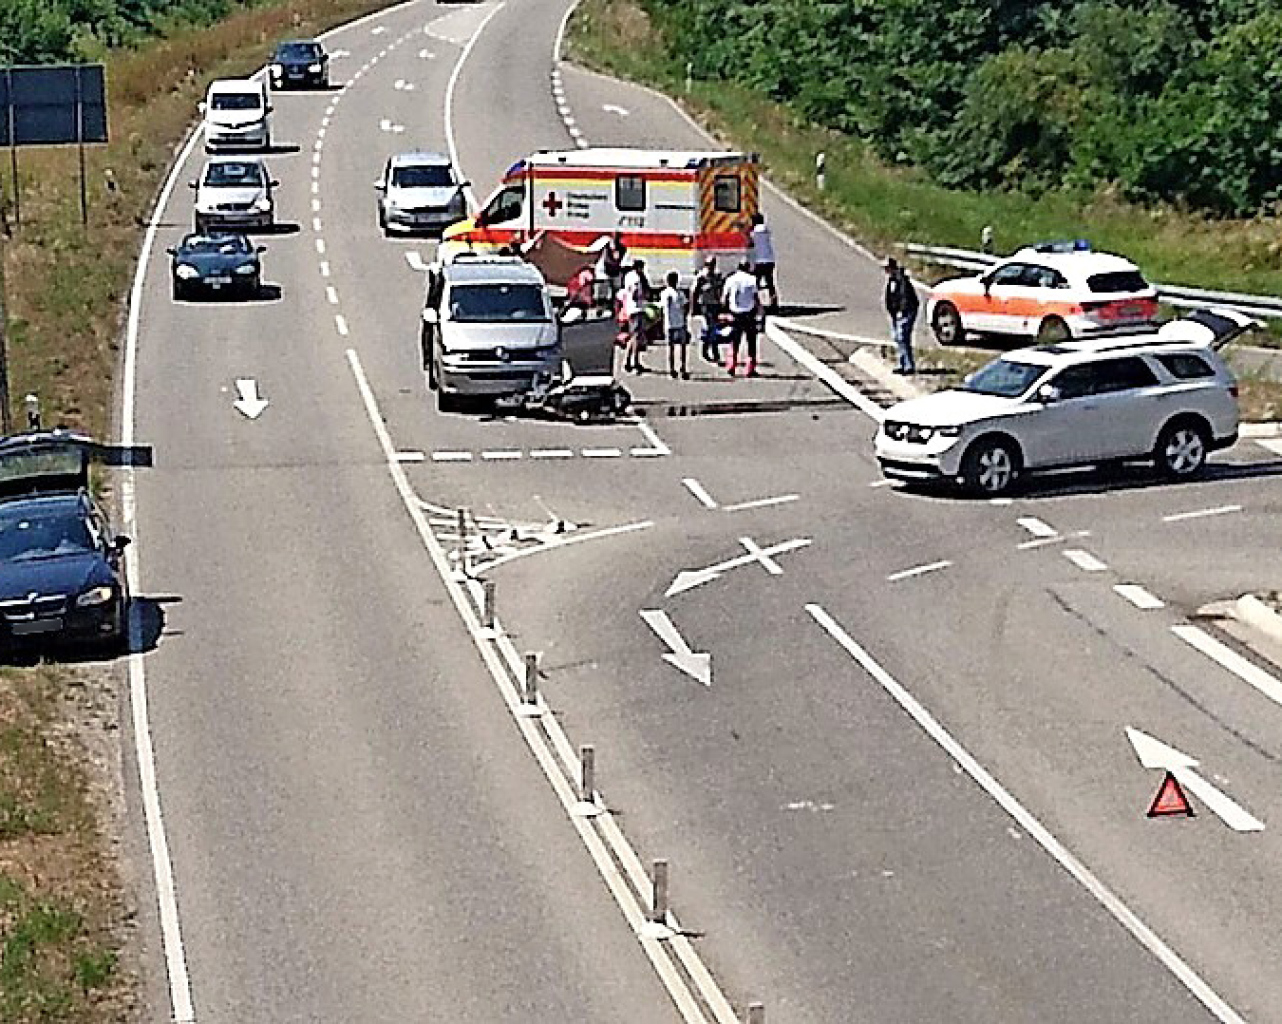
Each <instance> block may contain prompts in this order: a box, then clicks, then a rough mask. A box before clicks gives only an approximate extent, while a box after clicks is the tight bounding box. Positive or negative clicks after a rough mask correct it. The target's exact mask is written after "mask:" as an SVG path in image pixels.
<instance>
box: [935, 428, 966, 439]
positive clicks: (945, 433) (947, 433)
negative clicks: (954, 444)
mask: <svg viewBox="0 0 1282 1024" xmlns="http://www.w3.org/2000/svg"><path fill="white" fill-rule="evenodd" d="M961 432H962V428H961V427H936V428H935V435H936V436H937V437H960V436H961Z"/></svg>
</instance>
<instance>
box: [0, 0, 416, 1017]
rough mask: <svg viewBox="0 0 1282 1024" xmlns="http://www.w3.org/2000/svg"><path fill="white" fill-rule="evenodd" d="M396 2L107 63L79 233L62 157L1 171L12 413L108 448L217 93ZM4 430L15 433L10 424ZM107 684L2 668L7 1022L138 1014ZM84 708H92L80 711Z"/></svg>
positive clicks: (53, 670) (230, 23)
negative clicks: (201, 117) (196, 132)
mask: <svg viewBox="0 0 1282 1024" xmlns="http://www.w3.org/2000/svg"><path fill="white" fill-rule="evenodd" d="M392 2H393V0H268V2H264V3H261V4H259V5H258V6H255V7H253V8H251V9H248V10H243V11H241V12H239V13H237V14H235V15H233V16H232V17H229V18H228V19H226V20H225V21H222V22H219V23H218V24H216V25H213V26H209V27H205V28H190V27H189V28H182V27H175V28H174V29H173V30H172V31H171V33H170V34H169V35H168V36H167V37H166V38H164V39H159V40H154V41H151V42H148V43H145V44H144V45H142V46H140V47H139V48H137V49H135V50H128V51H120V52H114V53H111V54H109V55H108V56H107V58H106V63H107V82H108V93H109V97H108V98H109V104H110V109H109V124H110V128H111V134H112V141H111V143H110V144H109V145H107V146H103V147H94V148H92V149H90V151H89V153H88V161H87V163H88V183H89V187H88V192H89V227H88V229H87V230H86V229H84V228H82V227H81V222H80V203H79V180H78V173H77V157H76V153H75V150H74V147H73V148H66V149H52V148H46V149H32V150H22V151H21V152H20V153H19V154H18V163H19V179H18V180H19V185H20V191H19V193H18V195H19V198H20V202H21V222H20V223H18V222H17V214H18V210H17V209H16V208H15V207H14V205H13V199H14V197H15V191H14V181H13V178H12V176H11V174H10V170H9V164H8V161H7V160H5V161H3V162H0V186H2V188H3V191H2V192H0V195H3V196H4V197H5V198H6V199H7V200H8V203H7V204H6V205H5V207H3V209H2V212H3V215H4V216H3V224H2V225H0V229H7V230H8V231H9V232H11V234H9V236H8V237H7V238H0V259H3V270H4V278H3V279H4V281H5V285H6V294H7V305H8V311H9V332H8V333H9V355H10V359H9V369H10V379H11V393H12V395H13V403H12V405H13V408H14V410H15V413H18V412H19V411H20V409H21V400H22V396H23V395H24V394H26V393H28V392H35V393H37V394H38V395H39V396H40V398H41V401H42V405H43V411H44V421H45V423H46V424H47V425H55V424H62V425H67V426H72V427H76V428H80V429H84V430H87V431H89V432H90V433H93V434H95V435H97V436H102V437H106V436H110V434H111V428H112V408H113V404H114V403H113V398H114V394H115V375H116V368H117V363H118V358H119V343H120V336H121V327H122V322H123V316H124V312H125V299H126V297H127V294H128V290H129V286H130V283H131V278H132V274H133V269H134V265H135V262H136V259H137V255H138V248H139V244H140V241H141V237H142V232H143V229H144V227H145V225H146V222H147V218H148V217H149V216H150V214H151V207H152V204H153V202H154V199H155V196H156V193H157V191H158V189H159V185H160V182H161V180H162V178H163V176H164V174H165V173H166V171H167V170H168V167H169V164H170V162H171V160H172V158H173V156H174V154H175V152H176V150H177V148H178V146H179V144H180V143H181V141H182V138H183V136H184V135H185V134H186V131H187V128H188V126H189V125H190V123H191V122H192V120H193V117H194V115H195V111H196V104H197V102H198V100H199V99H200V97H201V95H202V94H203V91H204V88H205V85H206V83H207V82H208V81H209V80H210V79H211V78H217V77H226V76H229V75H239V74H245V73H247V72H249V71H252V70H253V69H254V68H256V67H258V66H259V65H261V64H262V63H263V61H264V59H265V58H266V56H267V53H268V51H269V50H270V48H271V46H272V45H273V44H274V43H275V42H276V41H277V40H278V39H280V38H282V37H286V36H289V37H295V36H310V35H315V34H317V33H319V32H320V31H322V30H324V29H326V28H329V27H331V26H333V25H337V24H340V23H342V22H345V21H349V20H351V19H352V18H355V17H358V16H360V15H362V14H365V13H368V12H369V11H373V10H377V9H380V8H383V7H388V6H391V3H392ZM15 422H22V420H21V418H20V415H15ZM117 683H118V679H117V676H116V675H115V673H114V672H113V670H112V668H111V667H110V666H89V665H86V666H75V667H72V666H58V665H41V666H38V667H36V668H33V669H19V668H4V669H0V1021H4V1022H5V1024H54V1022H58V1024H108V1022H110V1024H125V1022H132V1021H137V1020H140V1019H143V1018H144V1017H147V1018H148V1019H150V1018H151V1017H152V1015H150V1014H147V1012H146V1010H145V1008H143V1007H141V1006H140V1005H139V1001H140V995H139V986H138V983H137V971H136V961H137V951H136V948H135V945H136V944H135V943H133V941H132V928H133V926H132V920H133V913H132V910H131V908H130V905H129V894H128V892H127V890H126V888H125V886H124V885H123V883H122V866H121V865H120V864H119V863H118V862H117V861H116V860H115V857H114V855H113V853H112V847H113V837H112V833H113V832H116V831H118V830H119V829H120V828H121V827H122V821H121V814H120V805H119V797H120V786H119V782H118V777H117V776H118V769H119V766H120V761H121V752H120V749H119V743H118V740H117V738H118V736H119V734H120V733H119V728H118V699H117V692H116V687H117ZM86 694H93V695H94V696H93V697H92V698H90V699H88V701H86V696H85V695H86Z"/></svg>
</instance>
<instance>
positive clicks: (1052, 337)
mask: <svg viewBox="0 0 1282 1024" xmlns="http://www.w3.org/2000/svg"><path fill="white" fill-rule="evenodd" d="M1072 338H1073V332H1072V331H1070V330H1069V329H1068V324H1066V323H1065V322H1064V321H1063V320H1061V319H1060V318H1059V317H1057V316H1048V317H1047V318H1046V319H1045V320H1043V321H1042V322H1041V325H1040V326H1039V327H1038V328H1037V344H1039V345H1054V344H1056V343H1057V342H1061V341H1071V340H1072Z"/></svg>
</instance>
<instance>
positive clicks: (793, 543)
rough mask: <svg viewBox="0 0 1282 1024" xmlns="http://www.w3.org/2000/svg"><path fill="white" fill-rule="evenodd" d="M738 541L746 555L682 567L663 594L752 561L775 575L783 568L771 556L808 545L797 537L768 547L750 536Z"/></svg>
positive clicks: (699, 583)
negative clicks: (691, 566)
mask: <svg viewBox="0 0 1282 1024" xmlns="http://www.w3.org/2000/svg"><path fill="white" fill-rule="evenodd" d="M739 543H740V544H742V545H743V546H744V547H745V548H747V549H748V553H747V554H746V555H740V556H739V557H738V558H729V559H727V560H726V561H724V562H718V563H717V564H716V565H710V566H708V567H707V568H706V569H682V570H681V572H679V573H677V575H676V577H675V578H674V579H673V581H672V583H671V584H670V585H669V587H668V589H667V590H666V591H665V592H664V595H663V596H664V597H672V596H673V595H674V594H684V593H685V592H686V591H687V590H693V589H694V588H695V587H698V586H702V585H703V584H704V583H710V582H712V581H713V580H715V579H716V578H717V577H718V576H720V575H721V574H722V573H723V572H725V571H727V570H728V569H735V568H738V567H739V566H741V565H750V564H751V563H753V562H759V563H761V565H762V567H763V568H765V570H766V571H767V572H769V573H771V574H772V575H776V576H777V575H778V574H779V573H780V572H782V571H783V570H781V569H780V568H779V566H778V565H776V564H775V562H774V561H773V560H772V558H771V556H772V555H782V554H784V553H785V552H787V551H796V550H797V549H798V548H804V547H806V546H807V545H809V543H810V540H809V539H808V538H804V537H798V538H796V539H794V540H785V541H783V542H782V543H780V544H772V545H771V546H770V547H768V548H759V547H757V545H756V544H755V543H753V541H752V538H751V537H740V538H739Z"/></svg>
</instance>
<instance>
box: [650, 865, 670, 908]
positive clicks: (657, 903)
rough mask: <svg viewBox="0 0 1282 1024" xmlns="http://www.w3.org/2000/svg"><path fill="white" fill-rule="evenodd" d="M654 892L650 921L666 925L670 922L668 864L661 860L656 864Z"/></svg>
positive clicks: (651, 901) (653, 875)
mask: <svg viewBox="0 0 1282 1024" xmlns="http://www.w3.org/2000/svg"><path fill="white" fill-rule="evenodd" d="M652 877H653V884H654V891H653V893H652V896H651V900H650V920H651V921H653V922H654V923H655V924H665V923H667V920H668V862H667V861H666V860H664V859H662V858H661V859H659V860H656V861H655V862H654V870H653V874H652Z"/></svg>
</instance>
